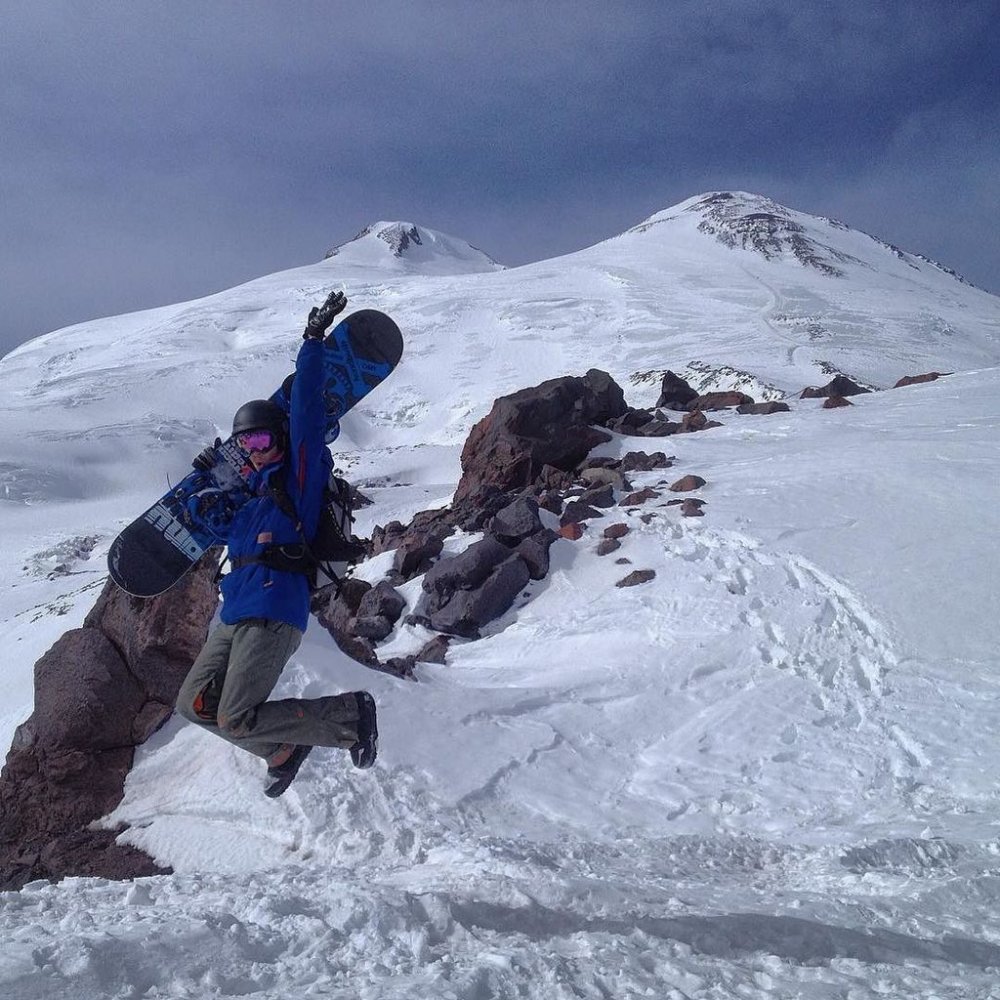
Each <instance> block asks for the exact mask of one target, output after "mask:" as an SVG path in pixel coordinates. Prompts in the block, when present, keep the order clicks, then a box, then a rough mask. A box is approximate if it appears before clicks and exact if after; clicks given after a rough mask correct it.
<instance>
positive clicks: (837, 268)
mask: <svg viewBox="0 0 1000 1000" xmlns="http://www.w3.org/2000/svg"><path fill="white" fill-rule="evenodd" d="M691 216H695V217H697V218H698V222H697V226H696V228H697V231H698V232H699V233H701V234H703V235H705V236H710V237H712V238H713V239H715V240H716V241H717V242H718V243H721V244H722V245H723V246H725V247H728V248H730V249H739V250H748V251H751V252H752V253H756V254H759V255H760V256H762V257H764V258H765V259H766V260H782V259H784V260H788V259H792V260H796V261H798V263H800V264H801V265H802V266H803V267H808V268H811V269H812V270H815V271H819V272H820V273H821V274H825V275H827V276H828V277H832V278H843V277H845V276H846V271H845V266H848V265H856V266H860V267H863V268H867V269H871V268H872V267H873V266H876V267H877V266H878V265H877V264H876V263H875V262H874V261H873V260H872V259H871V243H874V244H876V245H877V246H878V247H879V248H881V250H883V251H887V252H888V253H890V254H892V256H893V257H895V258H897V259H898V260H900V261H902V262H903V263H904V264H906V265H908V266H909V267H910V268H912V269H913V270H916V271H919V270H921V265H929V266H931V267H933V268H934V269H936V270H938V271H941V272H944V273H945V274H947V275H949V276H950V277H952V278H954V279H956V280H957V281H960V282H962V283H963V284H966V285H968V284H971V282H969V281H966V279H965V278H963V277H962V276H961V275H960V274H958V273H957V272H956V271H953V270H952V269H951V268H949V267H945V266H944V265H943V264H939V263H938V262H937V261H935V260H931V259H930V258H929V257H925V256H923V255H922V254H913V253H908V252H907V251H905V250H901V249H900V248H899V247H897V246H895V245H894V244H892V243H887V242H886V241H885V240H881V239H879V238H878V237H877V236H872V235H871V234H870V233H866V232H864V231H862V230H860V229H853V228H851V227H850V226H848V225H847V224H846V223H843V222H839V221H838V220H836V219H830V218H826V217H825V216H818V215H809V214H808V213H806V212H799V211H796V210H795V209H791V208H787V207H786V206H785V205H781V204H779V203H778V202H776V201H774V200H772V199H771V198H768V197H766V196H765V195H762V194H753V193H752V192H749V191H708V192H705V193H704V194H699V195H695V196H694V197H692V198H688V199H686V200H685V201H682V202H680V203H679V204H677V205H674V206H673V207H672V208H667V209H664V210H663V211H662V212H657V213H656V215H652V216H650V217H649V218H648V219H646V220H645V221H644V222H641V223H639V225H637V226H634V227H633V228H632V229H629V230H627V233H645V232H647V231H648V230H649V229H651V228H652V227H653V226H657V225H659V224H661V223H665V222H673V221H675V220H680V219H684V218H690V217H691ZM869 241H870V242H869ZM973 287H974V286H973Z"/></svg>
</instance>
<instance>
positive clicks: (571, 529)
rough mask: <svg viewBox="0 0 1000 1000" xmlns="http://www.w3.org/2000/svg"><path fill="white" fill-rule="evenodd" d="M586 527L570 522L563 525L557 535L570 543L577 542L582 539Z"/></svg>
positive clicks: (577, 522)
mask: <svg viewBox="0 0 1000 1000" xmlns="http://www.w3.org/2000/svg"><path fill="white" fill-rule="evenodd" d="M585 528H586V525H583V524H580V522H579V521H570V523H569V524H564V525H563V526H562V527H561V528H560V529H559V534H560V536H561V537H563V538H568V539H569V540H570V541H571V542H578V541H579V540H580V539H581V538H583V532H584V529H585Z"/></svg>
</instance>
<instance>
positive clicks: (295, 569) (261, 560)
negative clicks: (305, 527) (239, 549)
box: [229, 542, 316, 576]
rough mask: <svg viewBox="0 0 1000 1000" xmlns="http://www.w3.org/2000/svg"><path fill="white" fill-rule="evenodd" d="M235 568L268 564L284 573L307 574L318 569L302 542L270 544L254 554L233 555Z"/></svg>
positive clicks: (269, 567)
mask: <svg viewBox="0 0 1000 1000" xmlns="http://www.w3.org/2000/svg"><path fill="white" fill-rule="evenodd" d="M229 562H230V565H231V566H232V567H233V569H242V568H243V567H244V566H266V567H267V568H268V569H276V570H280V571H281V572H282V573H304V574H306V575H307V576H308V575H310V574H312V573H314V572H315V571H316V560H315V559H313V557H312V556H311V555H310V554H309V550H308V549H307V548H306V546H305V545H302V544H301V543H296V542H292V543H291V544H290V545H269V546H267V548H265V549H264V551H263V552H259V553H258V554H257V555H254V556H233V557H232V558H230V560H229Z"/></svg>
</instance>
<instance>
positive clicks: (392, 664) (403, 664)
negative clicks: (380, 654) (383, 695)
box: [375, 655, 417, 680]
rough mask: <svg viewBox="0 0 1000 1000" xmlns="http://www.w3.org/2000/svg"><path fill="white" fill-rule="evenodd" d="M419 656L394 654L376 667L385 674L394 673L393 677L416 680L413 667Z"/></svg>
mask: <svg viewBox="0 0 1000 1000" xmlns="http://www.w3.org/2000/svg"><path fill="white" fill-rule="evenodd" d="M416 663H417V658H416V657H415V656H412V655H411V656H393V657H390V658H389V659H388V660H386V661H385V663H380V664H378V666H377V667H376V668H375V669H376V670H379V671H381V672H382V673H383V674H392V676H393V677H399V678H401V679H402V680H415V679H416V678H415V677H414V676H413V668H414V667H415V666H416Z"/></svg>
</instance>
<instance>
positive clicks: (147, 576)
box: [108, 309, 403, 597]
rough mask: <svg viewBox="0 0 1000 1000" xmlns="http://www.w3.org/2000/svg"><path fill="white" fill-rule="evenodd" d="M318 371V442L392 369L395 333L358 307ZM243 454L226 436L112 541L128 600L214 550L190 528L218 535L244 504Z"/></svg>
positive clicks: (399, 344)
mask: <svg viewBox="0 0 1000 1000" xmlns="http://www.w3.org/2000/svg"><path fill="white" fill-rule="evenodd" d="M323 348H324V368H325V371H326V385H325V388H324V394H325V398H326V420H327V425H326V440H327V443H328V444H329V443H330V442H331V441H334V440H336V438H337V435H338V434H339V433H340V418H341V417H342V416H343V415H344V414H345V413H347V412H348V411H350V410H351V409H352V408H353V407H354V406H356V405H357V403H358V402H359V401H360V400H362V399H364V398H365V396H367V395H368V393H370V392H371V391H372V390H373V389H374V388H376V387H377V386H378V385H379V384H380V383H382V382H383V381H384V380H385V379H386V378H387V377H388V376H389V375H390V374H391V373H392V371H393V369H394V368H395V367H396V365H397V364H398V363H399V359H400V358H401V357H402V354H403V337H402V335H401V334H400V332H399V327H398V326H396V324H395V323H394V322H393V321H392V319H390V318H389V317H388V316H386V314H385V313H382V312H379V311H378V310H376V309H362V310H361V311H359V312H356V313H352V314H351V315H350V316H347V317H346V318H345V319H343V320H341V321H340V322H339V323H338V324H337V325H336V326H335V327H334V328H333V329H332V330H331V331H330V333H329V334H328V335H327V337H326V338H325V339H324V341H323ZM294 378H295V375H294V373H293V374H292V375H289V376H288V378H286V379H285V381H284V382H283V383H282V384H281V386H280V388H279V389H278V390H277V391H276V392H275V393H274V394H273V395H272V396H271V399H272V401H273V402H275V403H277V404H278V405H279V406H280V407H281V408H282V409H283V410H284V411H285V413H288V412H289V409H290V407H291V393H292V382H293V381H294ZM249 459H250V456H249V454H248V453H247V452H245V451H244V450H243V449H242V448H240V446H239V445H238V444H237V443H236V441H235V439H234V438H232V437H230V438H228V439H227V440H226V441H223V442H222V444H220V445H219V446H218V447H217V448H215V463H214V464H213V465H212V467H211V468H209V469H208V470H207V471H195V472H192V473H191V474H190V475H188V476H187V477H185V478H184V479H182V480H181V481H180V482H179V483H178V484H177V485H176V486H175V487H173V489H171V490H169V491H168V492H167V493H165V494H164V495H163V496H162V497H160V499H159V500H157V501H156V503H154V504H153V506H152V507H150V508H149V510H147V511H145V512H144V513H143V514H141V515H140V516H139V517H137V518H136V519H135V520H134V521H133V522H132V523H131V524H130V525H128V527H126V528H125V529H124V530H123V531H122V532H121V534H120V535H119V536H118V537H117V538H116V539H115V540H114V542H112V544H111V548H110V550H109V551H108V570H109V572H110V574H111V578H112V579H113V580H114V581H115V583H117V584H118V586H119V587H121V588H122V590H124V591H125V592H126V593H128V594H132V595H133V596H134V597H155V596H156V595H157V594H162V593H163V592H164V591H166V590H169V589H170V588H171V587H172V586H173V585H174V584H175V583H177V581H178V580H180V579H181V578H182V577H183V576H184V574H185V573H187V571H188V570H189V569H191V567H192V566H193V565H194V564H195V563H196V562H197V561H198V560H199V559H200V558H201V556H202V555H203V554H204V553H205V551H206V550H207V549H208V548H210V547H211V546H213V545H218V544H219V542H218V541H217V539H216V538H215V537H214V536H213V535H212V534H211V533H209V532H208V531H206V530H205V529H204V528H203V527H201V526H200V525H199V524H197V523H196V522H195V520H194V518H192V516H191V514H190V513H189V509H188V508H189V504H190V505H194V504H197V509H198V513H199V517H200V519H202V520H204V521H208V522H210V523H211V524H212V526H213V527H215V528H217V529H219V530H220V533H222V532H224V530H225V527H226V525H227V524H228V523H229V522H230V521H231V520H232V517H233V514H234V513H235V512H236V511H237V510H238V509H239V508H240V506H242V504H243V503H245V502H246V501H247V500H248V499H249V498H250V491H249V489H248V488H247V485H246V476H247V475H248V474H249V472H250V468H251V467H250V464H249Z"/></svg>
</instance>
